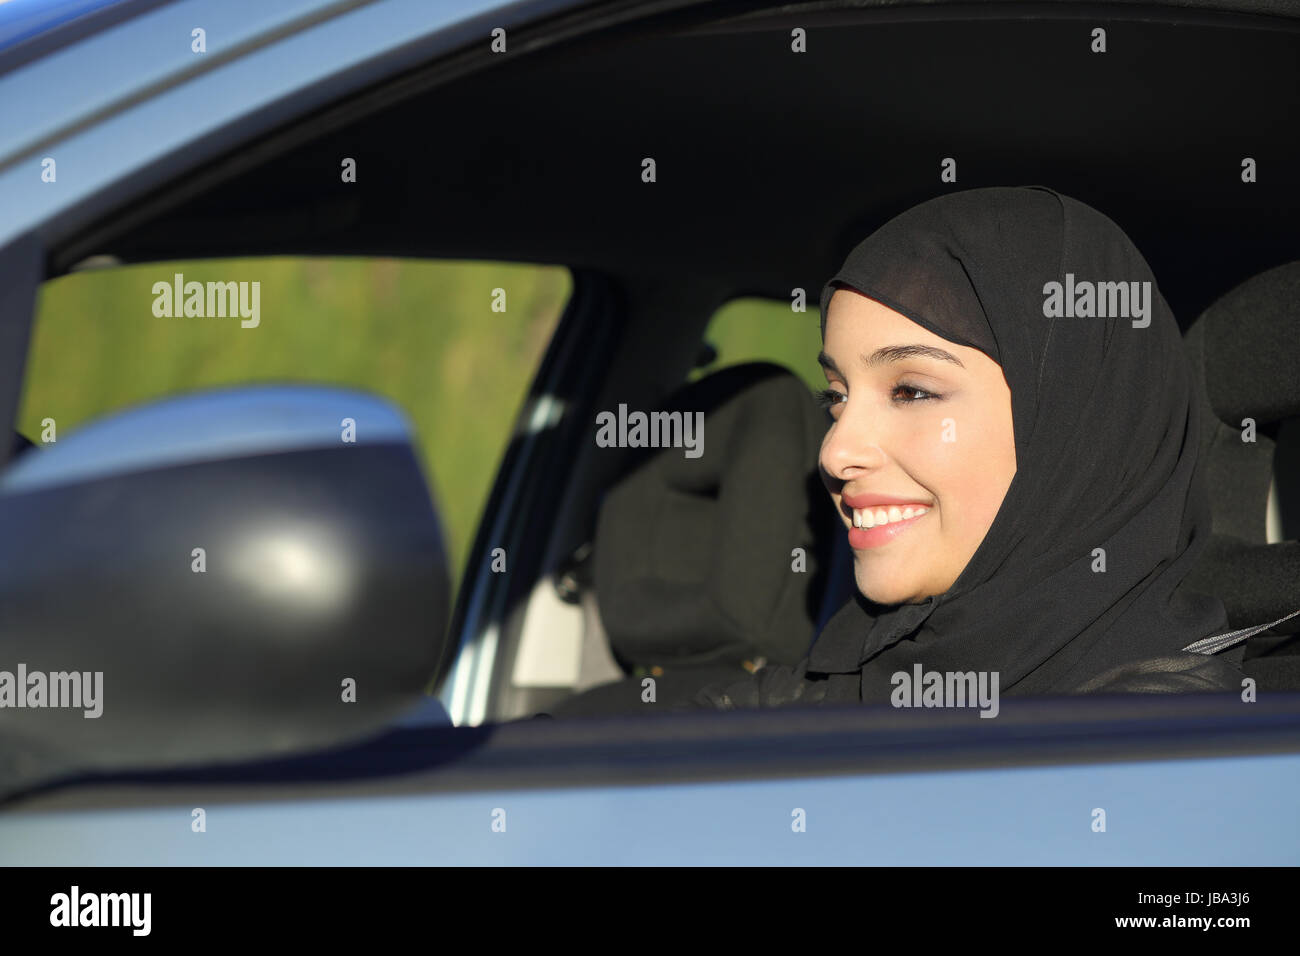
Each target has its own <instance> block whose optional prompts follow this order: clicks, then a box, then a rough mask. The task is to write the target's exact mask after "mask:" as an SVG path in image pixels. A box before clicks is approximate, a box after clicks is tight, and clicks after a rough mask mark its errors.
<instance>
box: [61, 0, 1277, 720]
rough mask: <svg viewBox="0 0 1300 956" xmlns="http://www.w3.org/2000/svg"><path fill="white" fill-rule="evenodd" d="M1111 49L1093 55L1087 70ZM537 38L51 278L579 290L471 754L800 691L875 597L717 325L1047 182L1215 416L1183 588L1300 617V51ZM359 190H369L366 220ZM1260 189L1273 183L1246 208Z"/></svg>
mask: <svg viewBox="0 0 1300 956" xmlns="http://www.w3.org/2000/svg"><path fill="white" fill-rule="evenodd" d="M1030 7H1033V9H1034V11H1035V15H1034V16H1033V17H1029V16H1027V15H1026V11H1028V10H1029V8H1030ZM1097 26H1101V27H1104V28H1105V29H1106V31H1107V36H1108V49H1107V52H1106V53H1105V54H1095V53H1093V52H1091V50H1090V47H1089V38H1090V34H1091V31H1092V30H1093V29H1094V28H1095V27H1097ZM1266 26H1267V29H1266V28H1265V27H1266ZM796 29H803V30H805V31H806V38H807V52H805V53H795V52H792V49H791V42H792V41H791V37H792V33H791V31H792V30H796ZM546 36H547V40H546V42H542V41H541V40H538V42H536V43H534V44H531V45H530V44H528V43H527V38H520V39H519V40H518V42H517V43H516V44H515V48H516V49H519V50H521V51H523V52H519V53H516V54H512V55H510V56H508V57H504V58H502V57H498V58H492V57H491V56H490V54H488V53H487V52H486V45H485V48H484V50H483V51H466V52H465V53H464V54H463V55H461V56H458V57H456V58H453V59H452V60H450V61H441V62H438V63H434V64H429V65H428V66H426V67H423V68H421V69H418V70H414V71H411V72H410V73H408V74H405V75H403V76H401V77H399V78H397V79H395V80H391V81H386V82H384V83H382V84H380V85H378V86H375V87H372V88H369V89H366V90H365V91H363V92H362V93H360V94H358V95H353V96H349V97H348V98H347V99H345V100H343V101H340V102H337V103H335V104H334V105H332V106H330V107H329V108H327V109H325V110H323V111H321V112H319V113H316V114H314V115H312V116H311V117H309V118H307V119H306V120H303V121H300V122H295V123H293V124H291V125H288V126H286V127H284V128H283V129H282V130H280V131H279V132H278V133H277V134H275V135H274V136H271V137H266V138H263V139H259V140H258V141H257V142H255V143H246V144H242V145H241V146H240V147H239V148H236V149H232V150H231V151H229V152H228V153H227V154H226V155H224V156H223V157H222V158H220V159H219V160H218V161H215V162H213V163H210V164H208V165H207V166H205V167H204V168H203V169H201V170H199V171H197V172H195V173H192V174H189V175H187V176H185V177H184V178H183V179H181V180H178V181H176V182H174V183H172V184H171V185H170V186H169V187H167V188H165V189H160V190H158V191H156V192H155V193H153V194H152V195H151V196H149V197H148V198H147V199H146V200H145V201H143V202H140V203H137V204H134V205H133V206H132V208H131V209H129V210H126V211H122V212H119V213H116V214H114V215H113V216H111V217H107V218H105V219H104V220H102V221H100V222H99V223H98V224H97V225H96V226H95V227H94V228H92V229H90V230H86V231H84V232H83V233H82V234H81V235H80V236H79V237H78V238H77V239H76V240H75V241H74V242H72V243H70V244H68V245H66V246H64V247H60V248H57V249H55V250H53V251H52V254H51V257H50V261H49V270H50V275H51V276H54V275H60V274H64V273H66V272H69V271H71V270H73V269H75V268H77V267H78V264H79V263H82V262H83V261H85V260H88V259H89V258H90V257H101V256H110V257H112V258H113V259H114V260H115V261H118V262H123V263H126V262H144V261H154V260H173V259H181V258H196V257H206V256H213V257H216V256H222V257H229V256H274V255H331V256H337V255H352V256H404V257H438V258H458V259H490V260H508V261H520V262H540V263H554V264H562V265H565V266H567V267H569V268H570V269H571V270H572V272H573V276H574V294H573V299H572V301H571V302H570V303H569V306H568V308H567V310H566V313H565V315H564V317H563V318H562V320H561V325H560V328H559V330H558V331H557V333H556V336H555V339H554V340H553V342H552V344H551V346H550V349H549V351H548V353H547V356H546V358H545V360H544V362H543V364H542V366H541V367H540V368H539V369H538V371H537V374H536V378H535V380H534V382H533V385H532V388H531V390H530V394H529V399H528V402H527V403H526V405H525V407H524V408H523V409H522V410H521V412H520V419H519V420H520V423H521V424H520V427H519V428H518V429H517V431H516V435H515V437H514V438H513V439H512V441H511V444H510V447H509V449H508V450H507V452H506V455H505V457H504V459H503V461H502V467H501V471H500V474H499V476H498V479H497V483H496V486H495V487H494V488H493V489H492V492H491V496H490V498H489V501H488V506H487V508H486V510H485V512H484V515H485V517H484V520H483V523H482V526H481V528H480V531H479V534H478V538H477V541H476V544H475V546H474V549H473V551H472V553H471V558H470V563H469V566H470V568H476V567H479V566H485V565H486V562H487V560H488V559H487V555H488V554H489V553H490V552H491V551H492V549H493V548H497V547H504V548H506V550H507V551H508V552H509V553H510V554H511V555H512V563H511V572H510V573H509V574H506V575H493V574H467V575H466V579H465V585H464V586H463V588H462V593H461V594H460V596H459V597H458V599H457V604H456V608H455V610H454V612H453V616H452V624H451V627H452V633H453V634H461V635H463V638H462V640H461V641H460V642H459V643H454V644H453V645H452V646H451V647H450V648H449V650H448V653H447V654H446V655H445V656H444V659H443V661H442V662H441V663H440V666H439V671H438V673H437V674H436V675H434V679H433V681H432V682H431V686H432V687H434V688H442V689H443V690H442V693H443V695H444V700H447V701H449V702H450V706H449V710H451V712H452V714H453V718H454V719H455V720H456V721H457V722H458V723H467V724H476V723H482V722H486V721H505V720H512V719H517V718H523V717H529V716H531V715H533V714H537V713H543V712H552V711H553V712H554V713H556V714H563V713H564V712H565V708H566V702H567V704H568V706H569V707H570V708H576V705H575V704H574V702H575V701H577V700H578V699H579V698H581V699H582V700H583V701H584V702H585V704H584V705H583V706H584V707H586V708H587V709H586V710H584V711H583V712H591V713H601V712H615V711H620V710H624V709H630V706H631V705H630V704H629V701H631V702H633V703H634V702H635V699H636V698H635V697H634V696H632V694H630V693H629V691H628V687H629V686H630V684H629V682H631V683H636V684H639V681H640V680H641V679H642V678H643V677H645V676H647V675H651V676H655V677H656V678H657V679H658V681H659V686H658V699H659V700H668V699H674V698H676V697H677V696H678V695H686V694H688V693H690V691H691V690H692V689H694V688H697V687H698V686H701V685H702V684H704V683H708V682H712V681H715V680H722V679H728V678H732V677H734V678H737V679H740V678H743V677H744V676H745V674H747V673H751V672H753V671H755V670H757V669H758V668H760V667H761V666H763V664H764V663H773V662H776V663H794V662H795V661H797V660H798V659H799V658H800V657H802V656H803V654H804V652H805V651H806V650H807V647H808V646H809V644H810V643H811V642H812V641H813V640H814V638H815V636H816V634H817V632H818V630H819V628H820V627H821V626H822V625H824V624H825V622H826V620H827V619H828V618H829V617H830V616H831V615H832V614H833V613H834V611H835V610H836V609H838V608H839V607H840V606H841V605H842V604H843V603H844V602H845V601H846V600H848V599H849V596H850V593H851V588H852V586H853V585H852V575H851V571H850V562H851V555H850V553H849V551H848V547H847V542H846V541H845V540H844V538H845V536H844V535H843V534H841V533H838V525H837V524H836V523H835V517H834V516H833V514H832V513H831V510H830V507H829V505H828V504H827V502H826V498H825V491H824V489H823V488H822V486H821V482H820V480H819V478H818V475H817V465H816V461H817V451H818V448H819V445H820V440H821V436H822V434H823V432H824V429H825V424H826V413H825V412H824V411H822V410H820V409H819V408H817V407H816V405H815V403H814V401H813V399H812V396H811V394H810V393H809V390H808V389H807V387H806V386H805V385H804V384H803V383H802V382H801V381H800V380H799V379H798V378H797V377H796V376H795V375H794V374H793V373H792V372H790V371H789V369H788V368H785V367H783V365H784V364H786V363H785V362H782V361H781V357H773V361H772V362H744V363H739V364H737V363H734V362H732V361H731V360H730V359H729V357H728V356H727V355H720V354H716V353H715V351H714V350H713V349H712V348H711V347H710V346H709V343H708V342H707V341H706V329H707V327H708V323H709V321H710V319H711V318H712V317H713V316H714V315H715V314H716V313H717V311H718V310H719V309H720V308H721V307H722V306H723V305H724V304H725V303H727V302H729V301H731V300H734V299H736V298H740V297H745V296H758V297H763V298H766V299H770V300H774V301H779V302H784V303H791V302H794V303H796V305H795V306H794V307H792V310H791V315H790V321H792V322H804V323H811V322H815V321H816V309H817V305H816V303H817V297H818V295H819V292H820V289H821V286H822V284H823V283H824V282H825V280H826V279H827V278H828V277H829V276H830V275H832V274H833V273H834V271H835V270H836V268H837V267H838V265H839V263H840V262H841V261H842V259H843V257H844V255H845V254H846V253H847V252H848V250H849V249H850V248H852V246H853V245H855V244H856V243H857V242H858V241H859V240H861V239H862V238H865V236H866V235H868V234H869V233H870V232H871V231H872V229H873V228H875V226H877V225H879V224H881V223H883V222H884V221H886V220H887V219H889V218H890V217H892V216H893V215H895V214H897V213H899V212H901V211H903V210H905V209H907V208H909V207H911V206H912V205H915V204H916V203H918V202H921V201H923V200H924V199H927V198H929V197H931V196H934V195H938V194H940V193H941V192H944V191H949V190H957V189H967V188H974V187H977V186H987V185H1014V184H1024V185H1030V184H1043V185H1049V186H1051V187H1052V188H1054V189H1056V190H1059V191H1060V192H1062V193H1065V194H1067V195H1071V196H1073V197H1075V198H1077V199H1079V200H1081V201H1083V202H1086V203H1089V204H1091V205H1093V206H1095V207H1096V208H1098V209H1100V210H1101V211H1103V212H1104V213H1106V214H1107V215H1108V216H1110V217H1111V218H1112V219H1114V220H1115V221H1116V222H1117V223H1118V224H1119V225H1120V226H1121V227H1122V228H1123V229H1124V230H1125V231H1126V232H1127V233H1128V234H1129V235H1130V236H1131V237H1132V238H1133V240H1134V242H1135V243H1136V244H1137V246H1138V248H1139V249H1140V250H1142V252H1143V253H1144V255H1145V256H1146V257H1147V259H1148V261H1149V262H1150V264H1151V266H1152V268H1153V270H1154V273H1155V275H1156V276H1157V277H1158V278H1159V280H1160V284H1161V292H1162V293H1163V294H1164V296H1165V298H1166V299H1167V300H1168V301H1169V303H1170V305H1171V307H1172V308H1173V311H1174V314H1175V315H1176V316H1177V317H1178V319H1179V321H1180V324H1181V325H1182V327H1183V330H1184V335H1185V344H1186V347H1187V352H1188V356H1189V359H1190V360H1191V362H1192V365H1193V367H1194V369H1195V371H1196V380H1197V382H1198V387H1199V393H1200V400H1201V402H1202V404H1203V407H1204V409H1205V410H1206V414H1205V415H1204V416H1203V418H1204V422H1205V426H1206V427H1205V432H1204V434H1203V435H1202V436H1201V445H1202V451H1203V454H1204V456H1205V459H1206V462H1207V464H1206V468H1205V474H1206V482H1207V486H1208V489H1209V493H1210V498H1211V501H1212V506H1213V516H1214V529H1213V537H1212V540H1211V542H1210V546H1209V547H1208V548H1207V550H1206V553H1205V557H1204V560H1203V562H1202V564H1201V565H1200V567H1199V568H1198V569H1197V572H1196V575H1195V579H1194V581H1192V582H1189V583H1190V584H1191V585H1192V586H1194V587H1196V588H1197V589H1198V590H1203V591H1205V592H1207V593H1213V594H1215V595H1217V596H1218V597H1220V598H1221V599H1222V600H1223V602H1224V605H1225V607H1226V608H1227V611H1228V617H1229V623H1230V626H1231V627H1233V628H1242V627H1251V626H1255V625H1259V624H1264V623H1267V622H1271V621H1274V620H1276V619H1278V618H1281V617H1284V616H1285V615H1287V614H1289V613H1290V612H1292V611H1295V610H1297V609H1300V369H1298V368H1297V358H1298V357H1300V314H1298V310H1300V306H1298V305H1297V303H1300V232H1297V230H1296V226H1295V211H1296V210H1297V209H1300V182H1297V180H1296V177H1295V176H1294V175H1293V174H1292V171H1293V170H1294V169H1295V168H1296V162H1297V159H1300V127H1298V126H1297V125H1296V124H1295V123H1294V122H1289V121H1288V120H1287V118H1288V117H1294V116H1297V115H1300V83H1297V82H1296V79H1297V77H1296V65H1297V62H1298V61H1300V58H1298V57H1297V45H1298V43H1300V34H1297V32H1296V31H1295V29H1294V28H1292V29H1290V30H1288V29H1279V28H1278V27H1277V25H1276V24H1275V23H1273V22H1272V21H1268V22H1267V23H1264V22H1263V21H1262V18H1253V17H1250V16H1246V15H1227V14H1211V13H1198V12H1195V11H1185V12H1180V13H1179V14H1178V15H1177V17H1176V18H1175V17H1174V15H1173V14H1171V13H1169V12H1168V11H1166V12H1163V13H1162V12H1150V13H1149V14H1144V15H1143V16H1141V17H1139V16H1138V15H1137V13H1136V12H1134V13H1132V14H1131V15H1130V14H1128V13H1126V12H1125V11H1123V10H1120V9H1118V8H1113V9H1109V10H1107V11H1106V15H1105V16H1098V15H1095V14H1093V13H1086V12H1084V11H1082V10H1077V9H1071V8H1068V7H1062V5H1057V4H1045V5H1042V6H1041V7H1039V6H1037V5H1033V4H1030V5H1026V6H1025V7H1016V8H1015V9H1014V10H1002V9H1001V8H998V9H992V10H984V9H981V10H973V9H972V10H962V9H960V8H959V7H958V8H950V9H945V11H942V12H941V11H938V10H932V11H926V10H917V9H912V10H897V9H890V8H882V9H858V8H852V7H846V6H841V5H838V4H817V5H815V6H808V7H801V6H783V7H780V8H777V9H773V10H761V9H759V10H755V9H745V8H743V7H741V6H738V5H731V4H720V5H710V9H709V10H708V11H707V15H706V14H705V13H704V12H701V11H698V10H695V11H687V12H678V13H667V14H663V15H660V16H658V17H656V18H654V19H652V20H651V21H649V22H645V21H641V22H635V23H623V24H614V25H611V26H609V27H608V28H605V29H602V30H598V31H596V32H594V33H587V34H574V35H573V36H564V35H563V32H562V31H555V30H551V31H549V32H548V33H547V34H546ZM342 157H355V158H356V159H357V168H358V177H357V183H356V184H354V185H350V186H344V185H342V184H340V182H339V176H338V173H337V170H338V166H339V161H340V158H342ZM1244 157H1249V158H1251V159H1252V160H1254V162H1255V163H1256V164H1257V168H1258V179H1257V181H1254V182H1249V183H1247V182H1243V179H1242V160H1243V158H1244ZM945 158H952V159H955V162H956V169H957V180H956V182H955V183H949V182H942V181H941V179H940V173H941V162H942V160H944V159H945ZM646 159H652V160H653V161H654V162H653V170H654V180H653V181H651V182H647V181H645V179H644V178H643V170H644V169H645V168H646V166H645V164H644V160H646ZM800 305H802V308H800V307H799V306H800ZM692 373H696V374H697V375H698V377H697V378H696V379H695V380H693V381H692V380H691V375H692ZM1151 387H1152V388H1153V389H1156V388H1159V387H1160V383H1159V382H1152V383H1151ZM620 404H626V405H627V406H628V407H629V408H633V409H644V410H647V411H648V410H651V409H673V410H686V409H689V410H698V411H700V412H702V413H703V414H704V416H705V422H706V433H707V435H708V442H709V444H710V447H711V448H713V449H715V450H718V451H720V452H721V453H717V454H712V455H705V456H704V457H703V458H702V459H700V460H699V461H698V462H697V461H692V460H690V459H686V458H685V457H684V456H683V455H682V451H681V449H680V448H668V449H636V448H602V447H598V446H597V445H596V443H595V442H593V440H592V434H593V425H592V423H593V422H594V420H595V415H596V414H597V413H598V412H600V411H601V410H612V409H617V408H618V407H619V405H620ZM1245 419H1253V421H1254V429H1255V431H1254V440H1253V441H1243V440H1242V435H1243V428H1245V426H1244V424H1243V420H1245ZM1117 427H1122V423H1117ZM722 449H725V451H721V450H722ZM437 453H438V454H448V455H455V453H456V450H455V449H454V448H448V449H445V450H437ZM796 562H797V563H798V566H799V570H801V571H802V573H798V574H791V573H790V571H791V569H792V568H793V567H795V563H796ZM1298 635H1300V616H1297V617H1294V618H1291V619H1290V620H1288V621H1286V622H1284V623H1282V624H1280V625H1278V626H1277V627H1276V628H1273V629H1270V630H1268V631H1266V632H1265V633H1261V634H1259V635H1256V636H1254V637H1252V638H1250V640H1249V641H1248V644H1247V650H1246V662H1245V667H1246V672H1247V673H1248V674H1249V675H1250V676H1253V677H1255V678H1256V679H1257V681H1258V682H1259V686H1260V688H1261V689H1295V690H1300V639H1298ZM572 712H574V713H577V712H578V710H577V709H573V711H572Z"/></svg>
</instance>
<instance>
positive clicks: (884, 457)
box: [820, 289, 1016, 604]
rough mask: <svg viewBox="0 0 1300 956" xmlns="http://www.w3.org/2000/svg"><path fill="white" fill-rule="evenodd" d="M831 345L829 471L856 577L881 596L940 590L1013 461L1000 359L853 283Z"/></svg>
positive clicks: (987, 522)
mask: <svg viewBox="0 0 1300 956" xmlns="http://www.w3.org/2000/svg"><path fill="white" fill-rule="evenodd" d="M823 345H824V348H823V351H822V354H821V356H820V362H821V365H822V368H823V370H824V371H825V373H826V382H827V385H828V386H829V387H828V389H827V391H826V392H825V393H823V394H824V396H825V398H826V399H827V400H828V401H829V402H830V403H831V405H830V408H831V416H832V418H833V419H834V421H833V422H832V424H831V427H830V429H829V430H828V431H827V432H826V437H825V439H823V441H822V450H821V472H822V480H823V481H824V482H825V483H826V487H827V489H828V490H829V491H830V493H831V499H832V500H833V501H834V503H835V508H836V510H837V511H838V512H839V515H840V519H841V520H842V521H843V522H844V526H845V528H846V529H848V534H849V544H850V546H851V547H852V548H853V569H854V576H855V577H856V578H857V584H858V589H859V590H860V591H861V592H862V593H863V594H864V595H865V596H866V597H867V598H869V599H870V600H872V601H875V602H877V603H880V604H902V603H918V602H920V601H923V600H925V598H927V597H929V596H930V595H938V594H942V593H944V592H945V591H947V590H948V589H949V588H951V587H952V585H953V584H954V583H955V582H956V580H957V577H958V575H960V574H961V572H962V569H963V568H965V567H966V565H967V563H968V562H969V561H970V559H971V557H972V556H974V554H975V552H976V550H977V549H978V548H979V546H980V542H981V541H983V540H984V535H985V534H986V533H987V532H988V530H989V527H990V526H991V525H992V524H993V519H994V517H995V516H996V515H997V512H998V508H999V507H1000V506H1001V504H1002V499H1003V498H1004V497H1005V496H1006V492H1007V488H1008V487H1009V486H1010V484H1011V479H1012V477H1013V476H1014V475H1015V473H1016V448H1015V433H1014V430H1013V427H1012V418H1011V389H1010V388H1009V387H1008V386H1007V382H1006V379H1005V378H1004V377H1003V375H1002V367H1001V366H1000V365H998V364H997V363H996V362H994V361H993V360H992V359H991V358H989V357H988V356H987V355H985V354H984V353H983V352H981V351H979V350H978V349H973V348H967V347H965V346H961V345H955V344H953V343H952V342H949V341H948V340H947V339H943V338H940V337H939V336H937V335H935V334H934V333H932V332H930V331H928V330H926V329H924V328H922V327H921V326H919V325H917V324H916V323H915V322H913V321H911V320H910V319H908V318H906V317H905V316H903V315H900V314H899V313H897V312H895V311H894V310H893V309H890V308H889V307H887V306H884V305H881V304H880V303H879V302H876V301H875V300H874V299H869V298H867V297H866V296H864V295H861V294H860V293H857V292H854V291H852V290H849V289H840V290H837V291H836V292H835V293H834V295H832V297H831V301H830V305H829V307H828V309H827V318H826V336H825V341H824V343H823ZM909 508H910V509H912V517H911V518H910V519H908V518H907V513H908V509H909ZM921 509H925V510H924V511H923V512H922V511H921ZM882 518H884V519H885V521H884V522H883V523H882V521H881V519H882ZM855 525H856V526H855ZM868 525H870V526H871V527H868Z"/></svg>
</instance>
